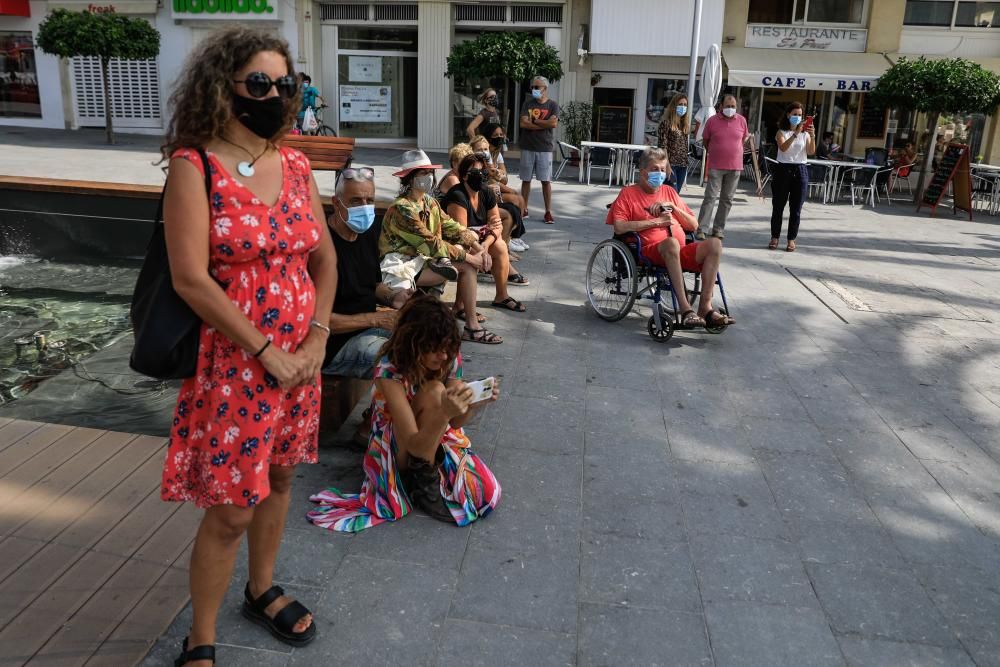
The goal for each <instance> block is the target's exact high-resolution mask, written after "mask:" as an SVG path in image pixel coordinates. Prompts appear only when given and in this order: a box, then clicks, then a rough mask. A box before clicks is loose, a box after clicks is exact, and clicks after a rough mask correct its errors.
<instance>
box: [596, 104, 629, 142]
mask: <svg viewBox="0 0 1000 667" xmlns="http://www.w3.org/2000/svg"><path fill="white" fill-rule="evenodd" d="M631 139H632V107H609V106H599V107H597V141H606V142H608V143H611V144H630V143H632V141H631Z"/></svg>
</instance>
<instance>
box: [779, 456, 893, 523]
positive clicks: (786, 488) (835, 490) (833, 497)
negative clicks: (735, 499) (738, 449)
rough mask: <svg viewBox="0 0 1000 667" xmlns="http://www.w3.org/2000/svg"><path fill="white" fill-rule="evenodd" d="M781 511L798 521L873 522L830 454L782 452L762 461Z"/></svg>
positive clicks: (871, 516)
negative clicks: (812, 454) (822, 455)
mask: <svg viewBox="0 0 1000 667" xmlns="http://www.w3.org/2000/svg"><path fill="white" fill-rule="evenodd" d="M760 465H761V469H762V470H763V471H764V476H765V477H766V478H767V481H768V485H769V486H770V488H771V490H772V491H773V492H774V497H775V500H776V502H777V504H778V508H779V509H780V510H781V512H782V514H783V515H784V516H786V517H788V518H791V519H794V520H799V521H839V522H843V523H850V522H855V521H857V522H862V523H874V521H875V517H874V516H873V515H872V512H871V509H870V508H869V507H868V504H867V503H866V502H865V499H864V497H863V496H862V495H861V494H860V493H859V492H858V491H857V490H856V489H855V488H854V486H853V485H852V484H851V482H850V480H849V478H848V475H847V471H846V470H845V469H844V467H843V466H842V465H840V463H838V462H837V461H836V460H835V459H833V458H832V456H831V457H829V458H827V457H820V456H811V455H805V454H801V455H799V454H783V455H781V456H776V457H773V458H769V459H767V460H763V461H761V464H760Z"/></svg>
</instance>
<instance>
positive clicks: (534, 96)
mask: <svg viewBox="0 0 1000 667" xmlns="http://www.w3.org/2000/svg"><path fill="white" fill-rule="evenodd" d="M559 113H560V112H559V105H558V104H556V101H555V100H552V99H549V80H548V79H546V78H545V77H544V76H536V77H535V78H534V79H532V80H531V99H530V100H528V101H527V102H525V103H524V108H523V109H521V123H520V125H521V139H520V144H521V198H522V199H524V211H523V212H522V214H523V215H524V217H525V218H527V217H528V196H529V195H530V194H531V181H532V179H534V178H537V179H538V180H539V181H540V182H541V184H542V198H543V199H544V201H545V218H544V220H545V222H546V224H549V225H551V224H552V223H554V222H555V218H553V217H552V151H554V150H555V148H556V141H555V129H556V126H558V125H559Z"/></svg>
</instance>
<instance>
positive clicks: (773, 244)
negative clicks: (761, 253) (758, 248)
mask: <svg viewBox="0 0 1000 667" xmlns="http://www.w3.org/2000/svg"><path fill="white" fill-rule="evenodd" d="M767 249H768V250H777V249H778V239H771V242H770V243H768V244H767Z"/></svg>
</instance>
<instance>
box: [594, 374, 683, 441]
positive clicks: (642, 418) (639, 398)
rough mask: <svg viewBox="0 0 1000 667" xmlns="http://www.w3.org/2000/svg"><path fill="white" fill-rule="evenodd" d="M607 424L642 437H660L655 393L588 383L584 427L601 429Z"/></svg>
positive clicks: (661, 427)
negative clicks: (596, 385)
mask: <svg viewBox="0 0 1000 667" xmlns="http://www.w3.org/2000/svg"><path fill="white" fill-rule="evenodd" d="M609 423H613V424H615V425H616V426H619V425H620V427H621V428H622V429H624V430H627V431H630V432H634V433H636V434H640V435H642V436H646V437H653V438H662V437H664V435H665V432H666V431H665V426H664V422H663V412H662V410H661V409H660V399H659V395H658V394H655V393H650V392H641V391H635V390H628V389H615V388H610V387H595V386H593V385H590V386H588V387H587V417H586V426H587V428H588V429H598V430H603V429H605V428H607V427H608V424H609ZM616 430H617V429H616Z"/></svg>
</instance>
